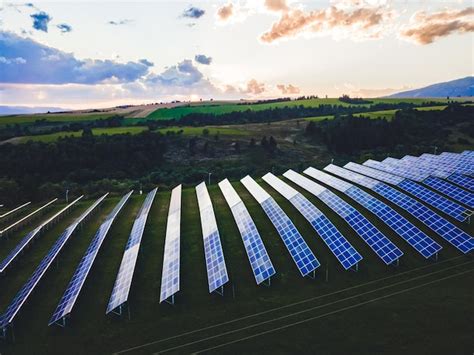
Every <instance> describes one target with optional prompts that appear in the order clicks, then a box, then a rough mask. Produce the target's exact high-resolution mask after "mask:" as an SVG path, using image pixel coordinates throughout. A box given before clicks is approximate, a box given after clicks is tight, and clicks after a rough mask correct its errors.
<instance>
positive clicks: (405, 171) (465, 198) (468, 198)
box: [383, 158, 474, 207]
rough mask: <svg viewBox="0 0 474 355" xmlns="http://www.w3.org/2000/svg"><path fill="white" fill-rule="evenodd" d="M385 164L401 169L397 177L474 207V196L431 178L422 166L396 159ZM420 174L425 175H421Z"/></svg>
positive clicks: (386, 161) (385, 161)
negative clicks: (421, 184) (411, 180)
mask: <svg viewBox="0 0 474 355" xmlns="http://www.w3.org/2000/svg"><path fill="white" fill-rule="evenodd" d="M383 163H384V164H388V165H390V166H392V167H397V168H398V169H399V171H398V172H397V173H396V174H397V175H400V176H402V177H406V178H409V179H413V180H415V181H417V182H422V183H423V184H425V185H427V186H429V187H431V188H432V189H434V190H436V191H438V192H441V193H442V194H444V195H446V196H448V197H450V198H452V199H453V200H455V201H456V202H461V203H463V204H465V205H467V206H469V207H474V194H472V193H470V192H468V191H465V190H463V189H461V188H459V187H457V186H456V185H453V184H450V183H449V182H447V181H445V180H442V179H439V178H437V177H434V176H429V175H430V172H429V171H427V170H425V169H423V167H422V166H421V165H420V164H412V163H409V162H407V161H403V160H397V159H394V158H387V159H385V160H384V161H383ZM418 172H424V173H423V174H421V173H420V174H419V173H418ZM410 173H411V175H410ZM414 175H417V176H416V178H415V177H413V176H414Z"/></svg>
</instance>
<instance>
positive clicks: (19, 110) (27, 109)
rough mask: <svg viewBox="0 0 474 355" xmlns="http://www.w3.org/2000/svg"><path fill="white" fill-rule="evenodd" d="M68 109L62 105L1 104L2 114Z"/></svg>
mask: <svg viewBox="0 0 474 355" xmlns="http://www.w3.org/2000/svg"><path fill="white" fill-rule="evenodd" d="M48 111H49V112H58V111H67V109H64V108H60V107H28V106H1V105H0V115H1V116H5V115H20V114H25V113H30V114H31V113H46V112H48Z"/></svg>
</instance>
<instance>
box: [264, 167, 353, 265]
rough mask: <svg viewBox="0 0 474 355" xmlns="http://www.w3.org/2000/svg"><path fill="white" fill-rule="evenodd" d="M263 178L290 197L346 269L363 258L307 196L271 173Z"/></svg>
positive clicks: (287, 197) (286, 196)
mask: <svg viewBox="0 0 474 355" xmlns="http://www.w3.org/2000/svg"><path fill="white" fill-rule="evenodd" d="M263 180H265V181H266V182H267V183H268V184H269V185H270V186H272V187H273V188H274V189H275V190H277V191H278V192H279V193H281V194H282V195H283V196H284V197H285V198H286V199H288V200H289V201H290V202H291V204H292V205H293V206H295V208H296V209H297V210H298V211H299V212H300V213H301V214H302V215H303V216H304V217H305V218H306V220H307V221H308V222H309V223H310V224H311V226H312V227H313V228H314V230H315V231H316V232H317V233H318V234H319V236H320V237H321V239H322V240H323V241H324V242H325V243H326V245H327V246H328V247H329V249H330V250H331V252H332V253H333V254H334V256H335V257H336V258H337V260H338V261H339V263H340V264H341V265H342V267H343V268H344V269H345V270H347V269H350V268H351V267H353V266H354V265H357V264H358V263H359V261H361V260H362V255H360V254H359V252H358V251H357V250H356V249H355V248H354V247H353V246H352V244H351V243H349V241H348V240H347V239H346V238H345V237H344V236H343V235H342V234H341V232H339V230H338V229H337V228H336V227H335V226H334V225H333V224H332V223H331V221H330V220H329V219H328V218H327V217H326V216H325V215H324V214H323V213H322V212H321V211H320V210H319V209H317V208H316V206H314V205H313V204H312V203H311V202H310V201H309V200H308V199H307V198H306V197H304V196H303V195H302V194H300V193H299V192H298V191H296V190H295V189H293V188H292V187H291V186H289V185H288V184H286V183H285V182H283V181H282V180H280V179H278V178H277V177H276V176H275V175H273V174H271V173H268V174H267V175H265V176H264V177H263Z"/></svg>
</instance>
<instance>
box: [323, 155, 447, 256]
mask: <svg viewBox="0 0 474 355" xmlns="http://www.w3.org/2000/svg"><path fill="white" fill-rule="evenodd" d="M324 170H326V171H329V172H331V173H333V174H335V175H337V176H340V177H343V178H345V179H348V180H353V179H352V178H353V176H354V174H355V173H353V172H352V171H350V170H346V169H343V168H340V167H338V166H336V165H332V164H331V165H328V166H326V167H325V168H324ZM325 175H326V177H325V180H321V181H324V182H325V183H327V184H328V185H330V186H333V187H335V188H337V185H338V183H339V182H341V180H339V179H338V178H335V177H333V176H330V175H328V174H325ZM344 183H345V182H344ZM345 184H347V185H348V186H347V187H346V188H345V189H343V190H341V189H339V190H340V191H341V192H343V193H345V194H346V195H347V196H349V197H351V198H352V199H354V200H355V201H357V202H358V203H359V204H361V205H362V206H364V207H365V208H367V209H368V210H369V211H370V212H372V213H373V214H375V215H376V216H377V217H378V218H380V219H381V220H382V221H383V222H384V223H385V224H387V225H388V226H389V227H390V228H392V229H393V230H394V231H395V232H396V233H397V234H398V235H399V236H400V237H402V238H403V239H404V240H405V241H406V242H407V243H408V244H410V245H411V246H412V247H413V248H414V249H415V250H416V251H417V252H418V253H420V254H421V255H422V256H424V257H425V258H429V257H431V256H433V255H435V254H436V253H438V252H439V251H440V250H441V245H439V244H438V243H436V242H435V241H434V240H433V239H431V238H430V237H428V236H427V235H426V234H425V233H423V232H422V231H421V230H419V229H418V228H417V227H416V226H414V225H413V224H412V223H411V222H410V221H408V220H407V219H406V218H405V217H403V216H401V215H400V214H399V213H398V212H396V211H395V210H394V209H393V208H391V207H389V206H387V205H386V204H385V203H383V202H382V201H380V200H378V199H377V198H375V197H373V196H372V195H370V194H368V193H367V192H365V191H363V190H361V189H359V188H358V187H357V186H354V185H352V184H349V183H345Z"/></svg>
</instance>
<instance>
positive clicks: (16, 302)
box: [0, 194, 108, 337]
mask: <svg viewBox="0 0 474 355" xmlns="http://www.w3.org/2000/svg"><path fill="white" fill-rule="evenodd" d="M107 195H108V194H105V195H104V196H102V197H101V198H99V199H98V200H97V201H95V202H94V204H93V205H92V206H90V207H89V208H88V209H87V210H86V211H85V212H83V213H82V214H81V215H80V216H79V217H78V218H77V219H76V220H75V221H74V222H73V223H72V224H71V225H70V226H69V227H67V228H66V230H65V231H64V232H63V233H62V234H61V235H60V236H59V238H58V239H57V240H56V242H55V243H54V245H53V246H52V247H51V249H50V250H49V252H48V254H46V256H45V257H44V258H43V260H42V261H41V262H40V264H39V265H38V267H37V268H36V270H35V271H34V272H33V274H32V275H31V277H30V278H29V279H28V281H27V282H26V283H25V284H24V285H23V287H22V288H21V289H20V291H18V293H17V294H16V296H15V298H13V300H12V302H11V303H10V304H9V305H8V307H7V309H6V311H5V313H4V314H3V315H2V316H1V317H0V329H2V330H3V335H4V337H5V335H6V331H7V328H8V326H9V325H10V324H11V323H12V322H13V320H14V318H15V316H16V315H17V314H18V312H19V311H20V310H21V307H22V306H23V304H24V303H25V302H26V301H27V300H28V297H29V296H30V294H31V293H32V292H33V290H34V289H35V287H36V285H37V284H38V283H39V282H40V280H41V278H42V277H43V275H44V274H45V273H46V271H48V269H49V267H50V266H51V264H52V263H53V261H54V260H55V259H56V257H57V256H58V255H59V253H60V252H61V250H62V249H63V247H64V245H66V243H67V242H68V240H69V238H70V237H71V235H72V234H73V233H74V231H75V230H76V228H77V226H79V224H80V223H81V222H82V221H83V220H84V219H85V218H86V217H87V216H88V215H89V214H90V213H91V212H92V211H93V210H94V209H95V208H96V207H97V206H98V205H99V204H100V203H101V202H102V201H103V200H104V199H105V197H106V196H107Z"/></svg>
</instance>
